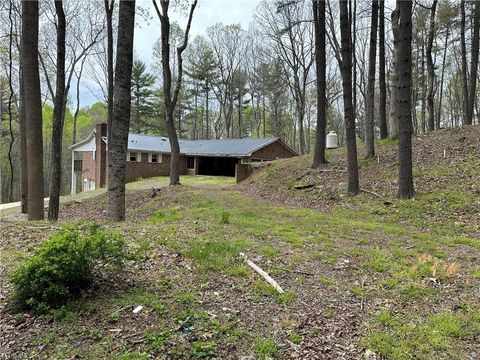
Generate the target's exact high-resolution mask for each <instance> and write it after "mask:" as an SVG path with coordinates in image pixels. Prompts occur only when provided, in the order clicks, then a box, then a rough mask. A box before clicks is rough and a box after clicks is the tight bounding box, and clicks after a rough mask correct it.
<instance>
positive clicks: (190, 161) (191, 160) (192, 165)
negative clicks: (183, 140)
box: [187, 156, 195, 169]
mask: <svg viewBox="0 0 480 360" xmlns="http://www.w3.org/2000/svg"><path fill="white" fill-rule="evenodd" d="M187 169H195V158H194V157H192V156H189V157H187Z"/></svg>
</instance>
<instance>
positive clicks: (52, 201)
mask: <svg viewBox="0 0 480 360" xmlns="http://www.w3.org/2000/svg"><path fill="white" fill-rule="evenodd" d="M55 13H56V16H57V66H56V72H57V73H56V88H55V99H54V104H53V125H52V154H51V156H52V161H51V171H52V172H51V177H50V198H49V201H48V220H50V221H56V220H57V219H58V212H59V209H60V188H61V183H62V139H63V122H64V114H63V112H64V103H65V29H66V20H65V12H64V11H63V2H62V0H56V1H55Z"/></svg>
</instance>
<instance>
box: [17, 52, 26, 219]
mask: <svg viewBox="0 0 480 360" xmlns="http://www.w3.org/2000/svg"><path fill="white" fill-rule="evenodd" d="M22 53H23V50H22V47H21V46H20V59H23V55H22ZM19 66H20V68H19V75H20V79H19V92H20V97H19V117H18V122H19V125H20V203H21V211H22V214H27V213H28V164H27V159H28V156H27V154H28V152H27V124H26V121H27V119H26V109H25V86H24V83H23V81H24V80H23V61H20V64H19Z"/></svg>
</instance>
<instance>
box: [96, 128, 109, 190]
mask: <svg viewBox="0 0 480 360" xmlns="http://www.w3.org/2000/svg"><path fill="white" fill-rule="evenodd" d="M106 136H107V124H105V123H100V124H97V126H96V127H95V145H96V151H95V188H96V189H99V188H103V187H105V183H106V181H105V180H106V174H107V144H106V143H105V141H103V138H104V137H106Z"/></svg>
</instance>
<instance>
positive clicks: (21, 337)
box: [0, 177, 480, 359]
mask: <svg viewBox="0 0 480 360" xmlns="http://www.w3.org/2000/svg"><path fill="white" fill-rule="evenodd" d="M181 181H182V184H183V185H182V186H175V187H165V186H163V185H166V184H167V183H168V179H166V178H156V179H147V180H143V181H139V182H137V183H132V184H129V185H128V196H127V206H128V207H129V209H128V220H127V221H126V222H124V223H110V222H108V221H106V220H105V218H104V216H103V215H102V206H103V205H102V204H104V202H105V193H104V192H102V191H95V192H92V193H90V194H88V198H87V197H84V198H82V200H81V203H78V202H73V203H71V201H70V202H69V205H65V204H64V205H63V208H62V212H63V214H64V217H63V220H62V221H61V222H60V224H59V226H61V225H63V224H75V225H77V226H79V227H81V226H84V225H85V224H86V223H91V221H92V219H97V220H96V221H97V222H98V224H99V225H100V226H101V227H102V228H108V229H114V230H116V231H119V232H121V233H122V234H124V236H125V238H126V239H127V241H128V246H129V253H130V257H131V259H130V260H129V262H128V264H127V266H126V269H125V271H124V272H123V273H118V274H105V275H104V276H103V277H102V278H101V279H99V281H98V283H97V284H96V285H95V287H94V289H92V291H91V292H89V293H86V294H84V295H83V296H82V297H81V298H80V299H79V300H77V301H75V302H72V303H70V304H68V305H67V306H64V307H62V308H60V309H57V310H54V311H51V312H50V313H48V314H45V315H41V316H37V315H33V314H30V313H28V312H24V311H21V310H18V309H15V308H14V307H12V306H11V305H10V304H9V302H8V301H7V299H8V296H9V294H10V293H11V287H10V285H9V284H8V281H7V280H8V276H9V273H10V271H11V269H12V268H13V267H14V266H15V265H16V264H18V263H20V262H21V261H22V259H24V258H26V257H28V256H30V255H31V254H32V253H33V252H34V250H35V248H36V247H38V244H40V243H41V242H42V241H43V239H45V238H47V237H48V236H49V235H50V234H52V233H53V232H55V231H57V229H55V228H52V227H51V226H49V225H48V224H46V223H44V222H42V223H33V224H32V223H28V224H27V223H26V222H22V221H16V222H4V223H2V224H1V225H0V246H1V248H0V250H1V254H0V261H1V264H2V266H1V268H0V276H1V280H2V285H1V294H2V296H3V297H4V298H3V301H2V304H1V307H0V311H1V317H2V320H1V321H0V332H1V333H2V334H4V336H3V339H1V340H0V349H3V350H0V353H1V352H3V353H2V355H6V357H8V356H11V357H14V358H24V357H33V358H36V357H40V356H42V357H46V358H55V359H70V358H75V357H78V358H83V359H102V358H105V359H107V358H108V359H149V358H159V359H202V358H218V359H238V358H241V357H242V356H245V357H246V358H248V359H250V358H252V359H267V358H280V359H291V358H299V359H307V358H312V357H313V356H314V355H315V354H319V353H320V354H324V358H329V359H338V358H342V357H343V358H347V359H358V358H361V357H362V356H364V353H365V351H366V350H367V354H371V353H372V352H373V353H375V354H377V355H379V356H383V357H385V358H388V359H412V358H413V359H467V358H475V357H476V355H479V354H480V353H479V350H478V337H479V334H480V307H479V301H478V289H479V286H480V267H479V265H480V264H479V260H478V248H479V247H480V243H479V240H478V239H477V238H475V237H472V236H469V235H468V233H467V234H466V233H465V231H463V230H462V228H459V227H458V226H456V225H455V222H456V219H455V218H454V217H448V216H446V217H442V223H441V224H439V226H434V222H432V220H431V219H430V218H429V217H426V216H425V212H428V211H430V210H431V209H432V208H433V207H438V206H440V207H445V210H451V211H454V210H455V209H459V208H464V207H466V206H467V204H466V202H469V203H470V202H471V201H472V199H470V198H468V197H467V198H463V197H461V196H460V197H459V194H458V193H457V192H455V191H454V189H445V188H444V189H440V190H439V192H438V193H437V195H436V196H435V195H432V196H425V197H423V198H421V199H419V200H418V201H417V200H416V201H414V202H412V201H410V202H405V201H394V203H393V208H391V207H390V205H388V206H386V205H382V203H381V202H379V201H378V200H371V199H370V200H369V198H368V195H366V194H363V195H361V196H360V197H358V198H355V199H351V201H352V208H348V207H347V208H345V207H333V208H330V209H329V211H328V212H322V211H317V210H313V209H307V208H303V207H301V206H290V205H285V204H280V203H278V202H272V201H270V200H264V199H262V198H261V196H256V197H252V196H249V195H246V194H244V193H242V192H241V191H239V190H238V189H237V188H236V187H234V186H233V185H234V183H233V180H232V179H225V178H213V177H182V178H181ZM152 187H155V188H160V189H159V190H158V195H157V196H154V197H152V196H151V193H152V192H151V188H152ZM90 195H92V196H90ZM83 196H86V195H83ZM445 198H446V199H448V202H447V203H448V206H447V205H445V204H447V203H445V202H442V201H439V200H438V199H445ZM473 200H474V201H476V199H473ZM390 209H393V210H392V211H391V210H390ZM442 209H443V208H442ZM452 209H453V210H452ZM240 252H244V253H245V254H246V255H247V256H248V257H249V258H250V259H251V260H253V261H254V262H255V263H256V264H258V265H259V266H260V267H262V268H263V269H264V270H266V271H268V272H269V274H270V275H271V276H272V277H273V278H274V279H275V280H276V281H277V282H278V283H279V284H280V285H281V286H282V287H283V289H284V290H285V291H286V292H285V293H284V294H278V293H276V292H275V290H274V289H273V288H272V287H270V285H268V284H267V283H266V282H265V281H264V280H263V279H261V278H260V277H259V276H258V275H257V274H256V273H255V272H253V271H252V270H251V269H250V268H249V267H248V266H246V264H245V263H244V262H243V261H242V260H241V259H240V258H239V256H238V254H239V253H240ZM138 305H142V306H143V310H142V311H141V312H140V313H138V314H133V312H132V310H133V309H134V308H135V307H136V306H138Z"/></svg>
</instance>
